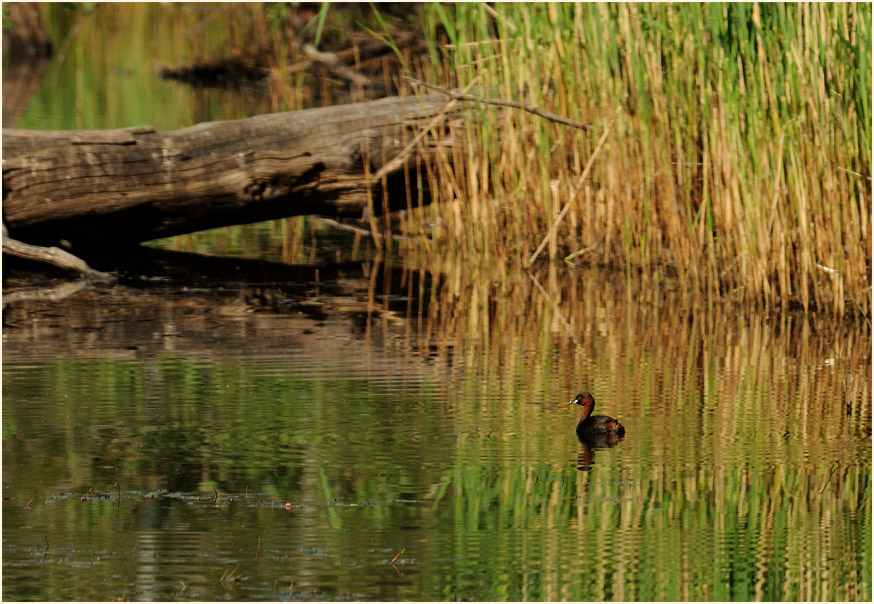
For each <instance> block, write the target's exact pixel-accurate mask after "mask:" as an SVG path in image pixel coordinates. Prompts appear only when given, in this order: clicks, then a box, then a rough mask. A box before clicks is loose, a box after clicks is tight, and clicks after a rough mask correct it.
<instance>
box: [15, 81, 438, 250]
mask: <svg viewBox="0 0 874 604" xmlns="http://www.w3.org/2000/svg"><path fill="white" fill-rule="evenodd" d="M445 106H446V101H445V99H444V97H442V96H440V95H426V96H421V97H391V98H387V99H381V100H378V101H372V102H368V103H358V104H351V105H338V106H331V107H323V108H318V109H310V110H305V111H296V112H290V113H276V114H269V115H261V116H257V117H252V118H247V119H243V120H236V121H227V122H209V123H203V124H198V125H196V126H192V127H190V128H185V129H182V130H176V131H171V132H163V133H159V132H156V131H155V129H154V128H150V127H139V128H124V129H120V130H104V131H68V132H67V131H64V132H61V131H52V132H49V131H25V130H12V129H8V130H7V129H4V130H3V221H4V223H5V224H6V226H7V227H8V229H9V233H10V235H11V236H13V237H15V238H16V239H19V240H23V241H29V242H33V243H55V242H57V241H58V240H60V239H66V240H68V241H70V242H72V243H74V244H75V245H80V244H81V245H88V246H95V245H101V246H103V245H112V244H131V243H136V242H141V241H147V240H150V239H156V238H160V237H168V236H171V235H180V234H183V233H190V232H193V231H198V230H203V229H208V228H215V227H220V226H227V225H232V224H243V223H250V222H259V221H262V220H269V219H274V218H283V217H287V216H297V215H302V214H322V215H330V216H354V217H361V216H362V215H363V214H364V212H365V210H367V209H368V208H369V207H372V208H373V209H374V211H375V212H377V213H378V212H380V211H381V210H383V208H384V205H383V204H384V200H385V201H387V207H388V209H389V210H396V209H402V208H405V207H407V204H408V203H409V202H410V201H412V203H413V204H416V203H418V201H419V195H420V194H421V192H419V191H417V190H416V186H415V184H411V183H416V182H417V180H416V178H415V175H413V174H410V173H409V172H410V171H413V170H415V169H416V168H417V162H419V161H422V160H431V159H433V156H434V154H436V153H440V152H441V149H443V148H445V147H446V146H447V145H451V144H452V140H451V139H450V138H449V135H448V134H446V132H447V128H446V126H447V124H448V121H449V120H450V119H451V117H452V116H451V113H449V112H446V113H445V114H441V113H440V112H441V110H443V109H444V107H445ZM435 118H437V119H435ZM426 128H431V130H430V131H429V132H430V133H431V135H430V136H425V137H424V138H422V139H421V140H419V141H418V142H416V144H415V145H410V144H409V143H410V142H411V141H413V139H414V137H416V135H418V134H419V133H420V132H421V131H422V130H423V129H426ZM419 180H420V181H425V180H426V179H424V178H422V179H419ZM424 195H425V197H426V198H425V199H424V200H423V201H424V202H426V203H427V191H425V192H424ZM369 196H370V201H368V197H369ZM408 196H412V200H410V199H409V198H408Z"/></svg>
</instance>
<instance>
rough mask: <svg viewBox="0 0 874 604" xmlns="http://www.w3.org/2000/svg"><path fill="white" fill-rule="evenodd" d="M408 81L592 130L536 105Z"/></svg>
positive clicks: (442, 92) (443, 92)
mask: <svg viewBox="0 0 874 604" xmlns="http://www.w3.org/2000/svg"><path fill="white" fill-rule="evenodd" d="M404 78H406V79H407V80H409V81H411V82H413V83H414V84H418V85H419V86H424V87H425V88H430V89H431V90H436V91H437V92H439V93H441V94H445V95H447V96H449V97H450V98H453V99H455V100H457V101H472V102H475V103H485V104H487V105H497V106H498V107H512V108H513V109H522V110H523V111H527V112H528V113H533V114H534V115H537V116H539V117H542V118H544V119H547V120H549V121H552V122H556V123H558V124H562V125H564V126H570V127H571V128H577V129H579V130H587V131H588V130H591V129H592V127H591V126H588V125H586V124H584V123H582V122H578V121H577V120H572V119H571V118H569V117H564V116H563V115H558V114H557V113H550V112H549V111H544V110H543V109H540V108H538V107H535V106H534V105H526V104H525V103H520V102H518V101H507V100H505V99H484V98H482V97H478V96H476V95H473V94H462V93H460V92H456V91H454V90H449V89H447V88H443V87H441V86H437V85H435V84H428V83H427V82H423V81H421V80H417V79H416V78H411V77H409V76H404Z"/></svg>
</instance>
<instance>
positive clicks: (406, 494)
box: [3, 268, 871, 601]
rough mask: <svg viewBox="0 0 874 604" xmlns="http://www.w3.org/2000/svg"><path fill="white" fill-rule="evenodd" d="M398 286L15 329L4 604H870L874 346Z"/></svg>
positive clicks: (601, 298) (10, 315)
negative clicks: (246, 603)
mask: <svg viewBox="0 0 874 604" xmlns="http://www.w3.org/2000/svg"><path fill="white" fill-rule="evenodd" d="M369 270H370V271H371V273H370V277H367V279H371V280H372V278H373V273H372V268H371V269H369ZM398 271H401V272H403V274H404V275H405V277H404V278H402V279H400V280H397V279H396V276H397V272H398ZM367 272H368V271H367V270H363V271H362V273H361V275H360V278H361V279H365V276H366V274H367ZM388 274H390V271H389V270H384V271H383V272H382V275H383V276H385V275H388ZM393 274H394V275H395V277H393V278H392V280H391V281H390V282H389V281H384V280H383V279H382V277H380V278H377V281H375V282H374V283H375V285H376V287H374V288H373V291H376V292H381V293H380V294H378V295H377V297H376V298H368V297H367V296H364V298H362V299H361V302H357V303H355V302H354V300H355V299H359V298H356V296H352V297H351V298H350V297H349V296H348V295H347V294H343V293H342V292H340V291H339V289H335V290H331V288H330V287H329V285H330V284H327V283H323V284H322V285H321V287H322V288H323V289H324V291H323V293H322V294H321V295H320V296H319V297H318V298H315V299H310V303H311V304H312V303H318V304H319V305H321V306H320V308H321V309H322V312H319V313H313V312H311V311H309V312H308V313H304V312H302V311H301V310H300V307H298V306H294V305H288V304H284V303H280V302H275V301H276V300H284V298H282V296H280V294H279V293H277V292H276V291H274V289H272V287H274V288H275V286H271V287H256V286H239V287H240V289H239V290H238V291H233V288H231V287H229V288H227V289H223V290H222V291H218V290H216V291H214V292H210V291H204V290H197V291H192V292H187V293H186V292H184V291H179V289H180V288H176V287H173V286H172V284H171V285H168V286H166V287H163V288H158V289H155V288H151V287H147V288H145V289H143V288H142V286H125V285H120V286H116V287H108V288H107V287H103V288H98V287H91V288H85V289H82V290H80V291H79V292H77V293H75V294H73V295H71V296H69V297H67V298H66V299H65V300H64V301H62V302H50V301H39V300H38V301H29V302H20V303H16V302H13V303H12V304H9V305H8V306H7V308H6V312H5V313H4V318H5V321H6V326H5V328H4V365H3V494H4V502H3V506H4V508H3V559H4V565H5V566H4V572H3V589H4V596H5V597H6V598H9V599H76V600H79V599H97V600H102V599H113V598H125V599H176V598H178V599H292V600H296V599H307V600H311V599H316V600H321V599H328V600H335V599H368V600H423V599H424V600H451V599H472V600H562V601H565V600H677V599H679V600H687V599H696V600H697V599H702V600H750V599H757V600H798V599H802V600H804V599H811V600H830V599H838V600H843V599H847V600H867V599H870V594H871V580H870V568H871V566H870V562H871V503H870V502H871V454H870V450H871V440H870V430H871V428H870V426H871V424H870V388H869V384H870V381H869V379H870V378H869V377H866V376H865V371H866V369H865V368H866V364H867V363H870V357H869V356H867V355H868V354H869V353H868V352H866V347H867V343H866V342H867V341H869V336H868V335H867V334H863V337H861V338H857V337H856V336H855V335H852V331H851V332H835V333H833V334H832V336H833V337H837V338H839V339H836V340H832V341H833V342H836V343H840V344H839V346H840V347H841V348H840V350H842V351H843V352H842V354H844V355H846V357H845V360H844V361H843V362H844V364H845V365H846V364H847V363H848V362H849V361H850V359H855V361H856V362H857V363H858V365H857V366H855V367H854V368H853V370H855V371H858V372H861V375H860V377H859V378H858V379H857V380H856V382H855V385H854V387H853V388H854V389H853V390H851V391H846V390H845V389H844V388H845V386H844V384H845V382H844V381H843V378H842V376H843V375H846V373H842V372H844V371H845V369H842V367H843V366H840V367H839V366H838V365H837V364H836V363H837V362H836V360H835V358H833V357H832V356H823V354H821V353H826V354H828V353H829V350H830V349H829V348H828V346H829V344H828V343H826V342H819V341H818V340H816V339H815V338H814V339H813V340H812V339H811V337H810V334H809V333H806V327H805V325H806V323H805V321H802V322H801V326H800V327H792V326H789V327H784V328H782V329H779V328H778V329H775V328H774V327H772V326H768V325H767V324H766V323H763V322H761V321H760V320H758V319H755V318H753V319H751V320H750V319H746V320H744V319H740V318H739V317H736V316H735V317H734V318H732V316H733V315H730V314H729V315H727V316H726V317H724V318H723V319H725V321H724V322H723V319H720V318H718V317H713V316H711V317H710V318H709V319H706V320H701V319H699V318H694V319H692V320H691V321H689V320H687V319H686V318H684V317H683V316H679V317H678V316H676V315H673V314H671V313H664V312H663V311H659V312H661V313H662V315H663V316H661V317H660V319H659V320H657V321H655V320H654V319H655V316H654V315H653V314H652V309H650V310H646V309H645V308H644V307H625V306H622V299H623V295H622V293H621V292H617V295H616V296H615V297H611V296H612V294H605V293H604V290H603V288H602V287H600V286H599V287H598V290H597V291H598V292H600V293H594V291H592V292H590V293H591V294H592V295H586V296H584V297H585V298H586V299H587V300H590V302H587V304H586V305H581V306H576V305H573V304H571V305H568V304H566V305H565V306H563V307H562V306H558V307H552V308H547V307H542V306H538V304H539V303H538V302H537V298H538V296H540V294H539V293H537V292H538V290H537V289H536V288H535V287H534V286H533V285H531V280H530V279H527V278H525V279H524V280H520V284H524V283H526V282H527V283H528V284H529V285H530V287H531V298H529V299H528V302H527V303H526V302H524V301H522V299H521V298H519V295H520V294H519V291H518V290H516V291H515V292H513V293H503V294H501V293H500V292H497V291H494V290H493V291H492V298H491V299H490V300H484V301H483V305H482V306H481V307H478V306H477V305H476V304H474V303H473V302H472V300H473V299H474V298H476V297H477V296H481V295H483V294H482V293H481V290H480V286H479V285H473V284H471V286H470V287H468V288H462V290H465V291H467V292H468V294H467V295H466V296H467V297H461V298H455V299H454V301H453V302H451V303H447V302H446V300H452V299H453V297H452V296H449V295H448V292H449V291H450V290H451V289H453V288H454V287H456V286H457V284H456V285H452V284H451V281H452V280H451V279H444V278H443V277H441V276H439V275H429V274H425V273H423V272H422V271H421V270H418V269H417V270H415V271H411V272H404V271H403V270H402V269H401V268H396V269H395V271H394V273H393ZM423 275H424V276H423ZM353 277H354V275H351V274H346V275H345V277H344V279H345V281H346V282H349V281H354V278H353ZM593 277H595V275H586V274H577V273H575V272H573V271H570V269H568V272H567V274H566V275H565V276H564V277H563V280H561V281H560V282H559V283H558V287H559V288H560V289H559V290H556V291H555V292H553V295H554V298H556V299H557V298H561V297H568V298H569V299H573V297H575V296H578V295H579V294H580V292H579V291H578V292H576V293H574V288H579V287H584V288H585V287H587V286H586V285H585V284H586V283H590V282H592V281H593ZM386 279H387V277H386ZM594 280H595V281H598V280H599V279H594ZM403 282H406V284H405V285H404V286H403V287H399V286H398V283H403ZM419 286H422V287H419ZM337 287H338V288H339V286H337ZM345 287H347V289H348V288H349V286H348V285H346V286H345ZM228 289H229V290H230V291H228ZM280 289H281V288H280ZM352 289H354V287H353V288H352ZM410 289H412V290H414V291H417V292H423V293H424V295H425V297H426V298H429V297H430V298H431V302H430V303H427V304H426V303H425V301H423V300H422V299H421V298H420V296H419V294H416V295H414V296H413V297H412V298H410V299H407V300H406V301H404V300H405V296H404V293H405V292H406V293H408V292H409V291H410ZM587 291H588V290H587ZM255 292H257V293H259V295H260V296H261V298H259V297H258V296H255V295H254V293H255ZM324 292H329V293H324ZM429 292H431V293H429ZM285 294H286V295H290V292H289V291H288V290H287V289H286V290H285ZM432 294H433V295H435V296H436V298H434V297H432ZM483 297H484V298H485V297H486V296H483ZM262 298H263V299H267V300H273V301H274V302H273V303H272V305H271V304H267V306H266V307H265V306H264V302H263V300H262V301H260V302H257V303H256V301H258V300H260V299H262ZM367 300H369V302H367ZM390 301H391V304H389V302H390ZM399 301H400V302H399ZM511 301H514V302H515V303H516V304H517V306H515V307H511V305H510V302H511ZM355 304H359V306H357V307H356V306H355ZM344 305H345V306H344ZM392 305H394V306H398V307H399V308H400V309H401V310H392V309H391V306H392ZM477 308H481V309H483V310H485V312H486V314H485V315H481V314H479V313H478V311H477ZM511 308H515V309H516V310H515V311H513V312H510V309H511ZM633 308H638V309H640V311H641V312H640V313H631V314H629V313H630V311H631V309H633ZM368 309H369V310H368ZM419 309H421V310H419ZM559 317H561V319H559ZM562 320H563V321H564V322H565V323H564V324H562V323H561V321H562ZM707 321H715V322H719V325H718V329H715V330H714V332H711V331H710V330H709V329H703V328H704V327H706V325H707ZM662 333H671V334H672V337H671V338H664V337H663V336H662V335H661V334H662ZM817 342H819V343H817ZM836 345H838V344H836ZM842 358H843V357H842ZM853 370H849V371H850V373H852V371H853ZM579 389H587V390H590V391H592V392H593V393H594V394H595V396H596V398H597V400H598V407H597V409H596V412H598V413H605V414H609V415H613V416H616V417H619V418H620V419H621V420H622V422H623V424H624V425H625V426H626V428H627V435H626V437H625V438H624V440H622V441H621V442H619V443H618V444H617V445H616V446H613V447H608V446H604V447H602V448H598V447H587V446H586V445H584V444H583V443H580V442H579V441H578V439H577V438H576V435H575V434H574V432H573V427H574V425H575V423H576V420H577V412H576V408H575V407H568V406H567V405H566V404H565V402H566V401H567V399H568V398H570V397H571V396H572V395H573V394H575V393H576V391H577V390H579ZM847 396H849V398H847ZM392 561H394V563H392Z"/></svg>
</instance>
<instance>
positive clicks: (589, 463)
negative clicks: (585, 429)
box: [577, 434, 625, 472]
mask: <svg viewBox="0 0 874 604" xmlns="http://www.w3.org/2000/svg"><path fill="white" fill-rule="evenodd" d="M577 438H578V439H579V440H580V452H579V453H578V454H577V470H580V471H582V472H588V471H589V470H591V469H592V467H593V466H594V465H595V451H597V450H598V449H611V448H613V447H615V446H616V445H618V444H619V443H620V442H622V439H623V438H625V435H622V436H620V435H618V434H599V435H596V436H587V437H582V436H580V435H579V434H577Z"/></svg>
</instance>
